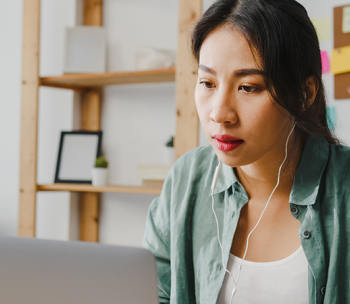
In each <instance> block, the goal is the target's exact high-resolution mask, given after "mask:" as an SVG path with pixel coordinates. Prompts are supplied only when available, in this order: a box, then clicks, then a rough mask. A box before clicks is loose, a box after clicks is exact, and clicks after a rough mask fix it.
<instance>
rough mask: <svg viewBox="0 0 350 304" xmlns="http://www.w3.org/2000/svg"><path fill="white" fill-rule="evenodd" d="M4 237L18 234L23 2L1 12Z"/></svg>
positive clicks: (0, 220)
mask: <svg viewBox="0 0 350 304" xmlns="http://www.w3.org/2000/svg"><path fill="white" fill-rule="evenodd" d="M0 41H1V42H0V45H1V47H0V92H1V99H0V109H1V110H0V235H16V234H17V217H18V197H19V195H18V189H19V142H20V139H19V135H20V96H21V54H22V49H21V45H22V1H18V0H15V1H6V4H4V3H3V5H2V8H1V10H0Z"/></svg>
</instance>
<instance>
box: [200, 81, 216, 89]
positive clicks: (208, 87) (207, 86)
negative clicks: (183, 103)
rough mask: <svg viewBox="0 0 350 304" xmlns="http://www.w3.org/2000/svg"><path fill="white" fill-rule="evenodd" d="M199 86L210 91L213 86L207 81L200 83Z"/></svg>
mask: <svg viewBox="0 0 350 304" xmlns="http://www.w3.org/2000/svg"><path fill="white" fill-rule="evenodd" d="M200 84H201V85H202V86H203V87H205V88H207V89H212V88H213V87H214V84H213V83H211V82H209V81H201V82H200Z"/></svg>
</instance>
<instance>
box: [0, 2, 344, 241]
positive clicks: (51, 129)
mask: <svg viewBox="0 0 350 304" xmlns="http://www.w3.org/2000/svg"><path fill="white" fill-rule="evenodd" d="M212 2H213V1H212V0H205V1H204V7H205V8H206V7H208V6H209V5H210V4H211V3H212ZM302 2H303V4H304V5H305V6H306V8H307V9H308V11H309V15H310V16H311V17H312V18H317V17H331V18H332V14H333V10H332V7H333V6H335V5H342V4H346V3H347V2H345V1H340V0H333V1H328V0H321V1H320V0H302ZM78 4H81V0H79V2H78ZM177 5H178V4H177V0H167V1H164V0H147V1H144V0H143V1H142V0H105V7H104V23H105V26H106V29H107V37H108V38H107V39H108V70H109V71H127V70H133V69H134V54H135V50H136V48H137V47H138V46H144V45H146V46H154V47H159V48H165V49H174V50H175V49H176V45H177V18H178V8H177ZM76 6H77V5H76V2H75V1H73V0H60V1H57V0H42V28H41V31H42V41H41V66H40V73H41V75H43V76H44V75H59V74H61V73H62V61H63V39H64V28H65V27H66V26H74V25H75V24H80V23H81V14H79V9H77V8H76ZM21 18H22V1H21V0H13V1H7V2H6V5H4V6H3V7H2V10H0V37H1V42H2V43H1V48H0V67H1V70H0V88H1V92H2V98H1V100H0V103H1V109H2V111H0V130H2V131H1V132H0V168H1V169H0V235H15V234H16V233H17V214H18V187H19V149H20V147H19V134H20V89H21V87H20V83H21V39H22V38H21V33H22V30H21V26H22V20H21ZM331 32H332V31H331ZM332 41H333V37H331V38H330V41H328V42H322V43H321V48H322V49H325V50H327V51H328V52H329V54H330V53H331V50H332V47H333V42H332ZM324 80H325V85H326V88H327V95H328V97H329V104H330V105H332V106H336V107H337V114H338V126H337V134H338V135H339V136H340V137H341V139H343V140H344V141H346V142H349V143H350V133H349V132H350V120H349V119H348V116H349V114H347V113H350V111H349V110H350V100H340V101H339V100H337V101H335V100H334V99H333V90H334V84H333V77H332V75H331V74H327V75H325V77H324ZM74 100H75V96H74V94H73V93H72V92H70V91H66V90H60V89H50V88H41V89H40V105H39V133H38V141H39V142H38V156H39V157H38V160H39V161H38V182H39V183H50V182H53V177H54V171H55V166H56V159H57V150H58V140H59V135H60V131H61V130H72V129H74V128H76V125H77V124H78V122H77V120H76V119H75V118H74V117H75V116H76V114H77V113H76V111H77V108H76V105H77V101H74ZM102 129H103V132H104V138H103V150H104V153H105V155H106V156H107V158H108V159H109V161H110V167H111V176H110V182H111V183H112V184H114V183H115V184H122V185H140V184H141V181H140V180H138V179H137V178H136V165H137V164H139V163H142V164H147V163H149V164H151V163H154V164H156V163H159V162H160V159H161V158H162V154H161V153H162V152H161V147H162V145H163V144H164V142H165V141H166V139H167V138H168V137H169V136H170V135H171V134H174V132H175V84H174V83H163V84H144V85H124V86H111V87H107V88H106V89H105V90H104V102H103V109H102ZM200 139H201V140H200V144H202V145H203V144H206V139H205V138H204V135H203V133H202V132H201V133H200ZM154 197H155V196H154V195H141V194H121V193H106V194H103V195H101V201H102V204H101V219H100V240H101V242H102V243H108V244H123V245H130V246H139V245H140V244H141V239H142V234H143V228H144V224H145V220H146V213H147V208H148V206H149V203H150V202H151V200H152V199H153V198H154ZM71 200H72V201H73V202H74V203H73V204H70V201H71ZM76 201H77V197H72V196H71V195H70V194H69V193H67V192H62V193H39V194H38V212H37V215H38V219H37V226H38V230H37V233H38V236H40V237H45V238H55V239H74V238H76V237H77V230H76V225H75V224H76V223H77V218H78V216H77V210H78V205H77V203H76ZM74 222H75V224H74Z"/></svg>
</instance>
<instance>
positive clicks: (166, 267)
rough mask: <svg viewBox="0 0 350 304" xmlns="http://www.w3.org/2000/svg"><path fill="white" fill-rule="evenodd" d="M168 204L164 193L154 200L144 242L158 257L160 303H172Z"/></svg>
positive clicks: (144, 245) (149, 213) (145, 246)
mask: <svg viewBox="0 0 350 304" xmlns="http://www.w3.org/2000/svg"><path fill="white" fill-rule="evenodd" d="M163 192H164V191H163ZM167 206H168V204H167V201H166V199H165V195H164V193H162V195H161V196H160V197H158V198H156V199H154V200H153V202H152V203H151V205H150V208H149V211H148V217H147V222H146V229H145V234H144V238H143V243H142V246H143V247H144V248H147V249H148V250H150V251H151V252H152V253H153V254H154V256H155V258H156V265H157V274H158V295H159V302H160V303H170V290H171V268H170V228H169V227H170V223H169V212H168V208H167Z"/></svg>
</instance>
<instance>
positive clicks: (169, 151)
mask: <svg viewBox="0 0 350 304" xmlns="http://www.w3.org/2000/svg"><path fill="white" fill-rule="evenodd" d="M174 158H175V152H174V136H171V137H170V139H169V140H168V141H167V142H166V143H165V147H164V162H165V164H166V165H172V164H173V163H174Z"/></svg>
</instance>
